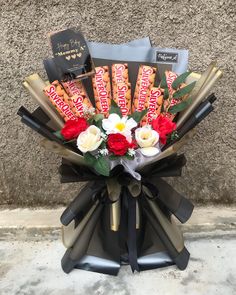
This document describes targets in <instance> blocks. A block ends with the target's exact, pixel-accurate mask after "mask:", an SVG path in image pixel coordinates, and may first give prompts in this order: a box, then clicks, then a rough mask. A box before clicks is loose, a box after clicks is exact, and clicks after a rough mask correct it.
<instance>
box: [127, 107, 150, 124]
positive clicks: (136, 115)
mask: <svg viewBox="0 0 236 295" xmlns="http://www.w3.org/2000/svg"><path fill="white" fill-rule="evenodd" d="M147 112H148V109H145V110H142V111H141V112H137V111H135V112H134V113H133V114H132V115H131V116H130V117H131V118H133V119H134V120H135V121H136V122H137V123H139V122H140V121H141V120H142V119H143V117H144V116H145V115H146V114H147Z"/></svg>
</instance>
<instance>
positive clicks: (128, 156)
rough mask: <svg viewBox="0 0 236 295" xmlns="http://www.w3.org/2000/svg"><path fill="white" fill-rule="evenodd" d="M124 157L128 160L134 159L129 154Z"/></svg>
mask: <svg viewBox="0 0 236 295" xmlns="http://www.w3.org/2000/svg"><path fill="white" fill-rule="evenodd" d="M125 158H126V159H128V160H133V159H134V156H131V155H129V154H126V155H125Z"/></svg>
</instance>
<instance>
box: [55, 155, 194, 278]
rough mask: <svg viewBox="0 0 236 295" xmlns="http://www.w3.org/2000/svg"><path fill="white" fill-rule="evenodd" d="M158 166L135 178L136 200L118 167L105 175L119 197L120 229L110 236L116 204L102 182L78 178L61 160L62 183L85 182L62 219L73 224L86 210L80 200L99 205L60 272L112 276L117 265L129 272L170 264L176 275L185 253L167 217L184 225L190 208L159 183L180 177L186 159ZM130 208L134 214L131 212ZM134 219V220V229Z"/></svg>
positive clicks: (79, 170)
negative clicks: (117, 188) (76, 270)
mask: <svg viewBox="0 0 236 295" xmlns="http://www.w3.org/2000/svg"><path fill="white" fill-rule="evenodd" d="M159 162H160V163H158V164H159V165H158V164H155V165H153V166H152V170H151V172H150V174H149V173H148V171H147V170H146V171H145V172H143V174H142V173H141V175H142V180H141V183H140V184H141V191H140V194H139V195H138V196H137V195H135V196H134V195H132V189H131V183H132V181H133V178H132V177H131V175H129V174H127V173H124V171H123V169H122V167H115V168H114V170H115V173H114V171H111V176H110V178H115V180H116V181H117V182H118V184H119V185H120V186H121V188H122V189H121V193H120V197H119V202H120V203H121V213H120V226H119V230H118V231H113V230H111V227H110V218H111V216H110V214H111V211H110V210H109V208H110V205H111V204H112V203H114V202H116V201H117V200H116V201H111V200H110V199H109V195H108V193H107V189H106V186H105V183H106V178H105V177H100V176H96V175H95V174H94V173H93V172H92V171H89V170H88V171H84V173H83V170H84V169H83V168H82V167H75V166H74V165H72V164H70V163H69V162H68V161H63V163H62V165H61V167H60V169H59V171H60V174H61V181H62V182H74V181H75V180H76V181H84V180H85V179H86V180H87V181H90V182H89V183H88V189H86V188H85V189H83V190H82V192H81V193H80V194H79V195H78V196H77V198H76V199H78V200H79V199H80V197H81V201H80V202H78V203H77V202H75V201H72V203H71V204H69V206H68V207H67V209H66V210H65V212H64V213H63V215H64V216H66V215H70V218H69V219H70V221H71V220H74V219H75V220H76V216H77V215H79V214H81V211H83V210H84V212H83V214H85V213H86V212H85V211H86V210H87V211H88V210H89V206H88V207H86V206H85V205H82V203H83V202H82V199H83V198H84V196H86V195H87V197H88V199H89V198H91V199H93V200H98V202H99V205H98V207H97V208H96V210H95V211H94V213H93V215H92V217H91V218H90V219H89V221H88V223H87V224H86V226H85V228H84V230H83V231H82V232H81V233H80V234H79V236H78V237H77V239H76V241H75V243H74V244H73V246H72V247H71V248H69V249H67V251H66V253H65V255H64V257H63V259H62V268H63V270H64V271H65V272H66V273H69V272H70V271H71V270H72V269H73V268H79V269H84V270H90V271H95V272H99V273H105V274H110V275H117V274H118V271H119V269H120V266H121V265H122V264H130V265H131V268H132V270H133V271H135V270H136V271H142V270H147V269H154V268H159V267H164V266H168V265H173V264H176V265H177V267H178V268H179V269H181V270H183V269H185V268H186V267H187V264H188V260H189V252H188V251H187V249H186V248H185V246H184V241H183V236H182V233H181V232H180V231H179V229H178V228H177V226H176V225H175V223H174V221H173V219H172V218H171V215H172V214H173V215H175V216H176V217H177V218H178V219H179V220H180V221H181V222H186V221H187V220H188V219H189V218H190V216H191V213H192V211H193V205H192V204H191V202H190V201H188V200H187V198H185V197H184V196H182V195H181V194H179V193H178V192H177V191H175V190H174V189H173V188H172V187H171V186H170V185H169V184H168V183H167V182H166V181H164V180H163V179H162V178H161V177H163V176H164V177H168V176H177V175H178V176H179V175H181V170H182V167H183V166H184V165H185V163H186V159H185V157H184V155H173V156H171V157H168V158H166V159H163V160H161V161H159ZM85 170H86V169H85ZM85 175H86V177H85ZM135 181H136V180H135ZM93 190H94V191H93ZM92 191H93V193H92ZM92 196H96V197H95V198H94V197H92ZM76 199H75V200H76ZM93 202H94V201H93ZM136 203H137V204H138V208H139V211H136V208H137V206H136ZM68 208H70V210H68ZM86 208H87V209H86ZM134 209H135V210H134ZM68 212H69V213H68ZM71 212H73V213H71ZM136 214H138V215H139V226H138V228H137V227H136V220H137V216H136ZM63 215H62V216H63ZM77 220H78V218H77ZM80 220H81V219H80ZM77 224H78V223H77ZM64 230H66V228H64Z"/></svg>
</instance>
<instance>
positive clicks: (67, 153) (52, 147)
mask: <svg viewBox="0 0 236 295" xmlns="http://www.w3.org/2000/svg"><path fill="white" fill-rule="evenodd" d="M40 145H41V146H42V147H44V148H45V149H46V150H48V151H51V152H53V153H55V154H57V155H59V156H61V157H63V158H65V159H67V160H68V161H70V162H72V163H74V164H77V165H82V166H88V164H87V163H86V162H85V160H84V157H83V156H81V155H79V154H77V153H75V152H73V151H71V150H69V149H67V148H65V147H63V146H62V145H60V144H58V143H56V142H54V141H50V140H47V139H46V138H45V139H43V140H42V141H40Z"/></svg>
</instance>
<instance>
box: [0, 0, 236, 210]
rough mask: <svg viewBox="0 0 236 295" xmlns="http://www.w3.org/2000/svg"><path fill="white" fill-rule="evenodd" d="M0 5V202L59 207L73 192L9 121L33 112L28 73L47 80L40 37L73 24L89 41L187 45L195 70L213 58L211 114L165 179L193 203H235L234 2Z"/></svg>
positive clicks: (49, 159) (32, 138) (18, 0)
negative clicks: (218, 72)
mask: <svg viewBox="0 0 236 295" xmlns="http://www.w3.org/2000/svg"><path fill="white" fill-rule="evenodd" d="M0 7H1V17H0V27H1V42H0V52H1V53H0V54H1V63H0V67H1V72H0V73H1V79H0V86H1V88H0V89H1V99H0V104H1V113H0V116H1V121H0V122H1V140H0V147H1V162H0V172H1V173H0V204H14V205H22V206H25V205H33V206H35V205H55V204H62V203H63V204H64V203H66V202H68V200H70V199H71V198H72V197H73V196H74V195H75V193H76V191H77V190H78V188H79V185H78V184H73V185H61V184H60V183H59V177H58V174H57V167H58V165H59V163H60V159H59V158H58V157H56V156H55V155H53V154H49V153H46V152H45V151H44V150H43V149H42V148H40V147H39V145H38V142H39V140H40V137H39V136H38V135H35V134H34V133H33V132H32V131H31V130H29V129H28V128H27V127H25V126H23V125H22V124H21V123H20V120H19V118H18V117H17V116H16V111H17V109H18V107H19V106H20V105H22V104H23V105H25V106H26V107H27V108H29V109H30V110H33V109H34V108H35V107H36V105H35V104H34V103H33V102H32V100H31V99H30V97H29V95H28V94H27V93H26V91H25V90H24V89H23V87H22V84H21V83H22V81H23V79H24V77H25V76H27V75H29V74H31V73H34V72H38V73H39V74H41V75H42V76H43V77H45V78H46V76H45V72H44V69H43V65H42V60H43V58H45V57H48V56H49V55H50V53H51V52H50V48H49V45H48V41H47V32H50V31H53V30H56V29H61V28H67V27H71V26H74V25H77V26H79V27H81V30H82V31H83V32H84V35H85V36H86V38H87V39H89V40H93V41H103V42H114V43H121V42H126V41H129V40H131V39H133V38H137V37H144V36H150V37H151V40H152V42H153V44H154V45H160V46H163V47H177V48H187V49H189V51H190V68H191V69H193V70H194V71H198V72H201V71H203V70H204V69H205V68H206V67H207V65H208V64H209V63H210V61H212V60H215V59H217V60H218V62H219V65H220V67H221V68H222V69H223V70H224V77H223V78H222V79H221V81H220V82H219V83H218V85H217V87H215V92H216V94H217V97H218V101H217V102H216V104H215V105H216V110H215V112H214V113H213V114H211V115H210V117H209V118H207V120H205V121H204V123H203V124H201V125H200V126H199V127H198V133H197V135H196V136H195V138H194V139H193V141H192V142H191V143H189V144H188V145H187V146H186V147H185V148H184V151H185V153H186V156H187V159H188V164H187V167H186V168H185V169H184V173H183V177H182V178H179V179H175V180H172V181H173V183H174V184H175V187H176V188H177V189H178V190H179V191H182V192H185V193H186V195H187V196H188V197H190V198H191V199H193V200H195V201H196V202H197V201H198V202H209V201H213V202H217V203H219V202H220V203H231V202H235V200H236V198H235V190H236V189H235V179H236V173H235V164H236V157H235V148H236V144H235V143H236V141H235V111H236V110H235V104H236V101H235V90H236V89H235V88H236V83H235V56H236V46H235V45H236V44H235V38H236V36H235V21H236V17H235V11H236V2H235V0H229V1H219V0H199V1H183V0H181V1H179V0H177V1H167V0H165V1H157V0H153V1H140V0H138V1H137V0H136V1H117V0H113V1H96V0H90V1H81V0H77V1H75V0H72V1H51V0H42V1H36V0H35V1H33V0H31V1H26V0H12V1H11V2H8V1H3V0H0Z"/></svg>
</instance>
